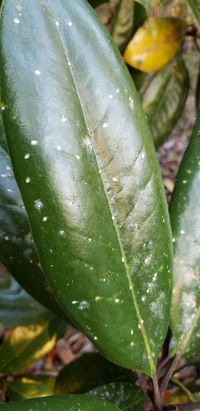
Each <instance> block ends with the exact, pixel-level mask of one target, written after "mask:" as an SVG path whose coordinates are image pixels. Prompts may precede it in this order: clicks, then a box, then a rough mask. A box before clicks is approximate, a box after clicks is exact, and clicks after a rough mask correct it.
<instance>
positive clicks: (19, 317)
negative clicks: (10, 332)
mask: <svg viewBox="0 0 200 411" xmlns="http://www.w3.org/2000/svg"><path fill="white" fill-rule="evenodd" d="M50 316H52V314H51V313H50V311H48V310H47V309H46V308H45V307H43V306H42V305H40V304H39V303H38V302H37V301H35V300H34V299H33V298H32V297H31V296H30V295H29V294H28V293H26V291H25V290H24V289H23V288H21V286H20V285H19V284H18V283H17V282H16V281H15V280H14V278H12V277H11V276H10V275H6V276H2V277H1V276H0V329H1V328H4V327H16V326H19V325H30V324H35V323H39V322H42V321H44V320H47V319H48V318H50Z"/></svg>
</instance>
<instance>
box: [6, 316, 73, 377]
mask: <svg viewBox="0 0 200 411" xmlns="http://www.w3.org/2000/svg"><path fill="white" fill-rule="evenodd" d="M66 327H67V326H66V323H65V322H64V321H63V320H60V319H59V318H53V319H52V320H51V321H50V322H46V323H43V324H37V325H30V326H27V327H16V328H15V329H14V330H13V331H12V333H11V334H10V336H9V337H8V339H7V340H6V341H5V342H4V343H3V344H2V345H1V346H0V373H2V374H16V373H17V372H18V371H22V370H24V369H25V368H27V367H28V366H30V365H31V364H32V363H33V362H34V361H36V360H38V359H39V358H41V357H43V356H44V355H45V354H47V353H48V352H49V351H51V350H52V348H53V347H54V345H55V343H56V340H57V338H58V337H60V335H61V334H62V333H64V331H65V329H66Z"/></svg>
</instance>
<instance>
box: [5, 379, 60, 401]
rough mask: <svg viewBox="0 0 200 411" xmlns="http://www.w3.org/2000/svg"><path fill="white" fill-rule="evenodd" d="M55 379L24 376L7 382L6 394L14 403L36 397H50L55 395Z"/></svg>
mask: <svg viewBox="0 0 200 411" xmlns="http://www.w3.org/2000/svg"><path fill="white" fill-rule="evenodd" d="M54 383H55V378H53V377H40V376H36V377H35V376H34V375H24V376H23V377H20V378H16V379H14V380H10V379H9V380H6V381H5V386H6V388H7V390H6V394H7V395H8V396H9V398H11V399H12V401H19V400H23V399H29V398H35V397H49V396H50V395H53V394H54Z"/></svg>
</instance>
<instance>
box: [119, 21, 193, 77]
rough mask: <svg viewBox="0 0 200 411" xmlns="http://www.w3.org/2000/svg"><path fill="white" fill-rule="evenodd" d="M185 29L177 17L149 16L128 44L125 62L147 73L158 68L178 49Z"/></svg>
mask: <svg viewBox="0 0 200 411" xmlns="http://www.w3.org/2000/svg"><path fill="white" fill-rule="evenodd" d="M185 30H186V25H185V23H184V21H183V20H181V19H179V18H176V17H165V18H156V17H151V18H149V19H148V20H146V22H145V23H144V25H143V26H142V27H140V28H139V29H138V30H137V31H136V33H135V34H134V36H133V38H132V40H131V41H130V43H129V44H128V46H127V48H126V50H125V53H124V59H125V61H126V63H128V64H129V65H130V66H132V67H134V68H136V69H138V70H141V71H144V72H147V73H149V72H151V71H157V70H160V69H161V68H162V67H163V66H165V65H166V64H167V63H169V62H170V60H171V59H172V58H173V57H174V56H175V54H176V53H177V52H178V51H179V49H180V47H181V45H182V42H183V39H184V35H185Z"/></svg>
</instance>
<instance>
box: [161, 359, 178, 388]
mask: <svg viewBox="0 0 200 411" xmlns="http://www.w3.org/2000/svg"><path fill="white" fill-rule="evenodd" d="M179 360H180V357H179V356H178V355H177V356H176V357H175V358H174V360H173V362H172V364H171V365H170V367H169V369H168V371H167V373H166V375H165V377H164V378H163V380H162V383H161V385H160V393H161V394H162V392H163V391H164V390H165V388H166V387H167V385H168V383H169V380H170V378H171V376H172V375H173V373H174V371H175V370H176V367H177V364H178V362H179Z"/></svg>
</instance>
